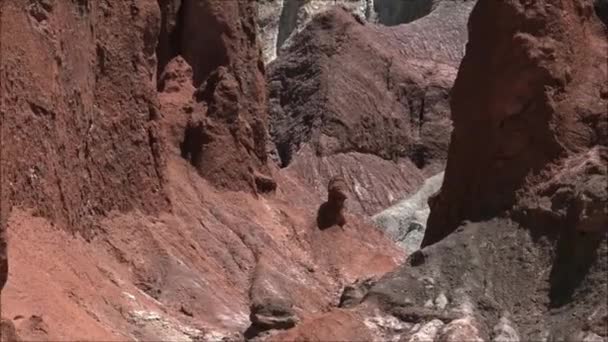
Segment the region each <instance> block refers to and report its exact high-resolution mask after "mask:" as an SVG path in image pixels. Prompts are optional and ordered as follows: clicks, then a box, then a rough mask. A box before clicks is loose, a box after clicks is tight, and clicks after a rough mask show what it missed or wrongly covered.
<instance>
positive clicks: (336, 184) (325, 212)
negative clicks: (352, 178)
mask: <svg viewBox="0 0 608 342" xmlns="http://www.w3.org/2000/svg"><path fill="white" fill-rule="evenodd" d="M347 193H348V187H347V185H346V182H345V180H344V178H343V177H341V176H334V177H333V178H332V179H331V180H330V181H329V184H328V185H327V201H326V202H325V203H323V204H321V206H320V207H319V210H318V212H317V226H318V227H319V229H327V228H329V227H331V226H334V225H338V226H340V227H343V226H344V225H345V224H346V218H345V217H344V202H346V199H347Z"/></svg>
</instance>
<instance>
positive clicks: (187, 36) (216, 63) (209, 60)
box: [180, 0, 233, 88]
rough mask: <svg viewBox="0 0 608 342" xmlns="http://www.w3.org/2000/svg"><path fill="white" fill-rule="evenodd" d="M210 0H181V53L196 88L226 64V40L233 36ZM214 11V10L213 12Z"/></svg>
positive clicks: (227, 60) (227, 59)
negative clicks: (188, 66)
mask: <svg viewBox="0 0 608 342" xmlns="http://www.w3.org/2000/svg"><path fill="white" fill-rule="evenodd" d="M214 6H215V4H214V3H213V2H211V1H197V0H184V2H183V5H182V9H181V11H180V12H181V13H182V17H181V19H182V25H181V26H182V30H181V31H180V45H181V50H180V54H181V55H182V57H184V59H185V60H186V61H187V62H188V64H190V66H192V72H193V75H194V76H193V78H194V79H193V83H194V86H195V87H197V88H198V87H199V86H200V85H201V84H202V83H203V82H205V81H206V80H207V78H208V77H209V75H210V74H211V73H212V72H213V71H215V70H216V69H217V68H219V67H220V66H227V65H228V64H229V58H228V50H227V46H226V42H225V41H224V40H225V39H229V38H230V36H231V35H232V34H233V32H232V30H231V28H230V27H228V24H227V22H226V20H225V19H224V18H223V16H222V15H218V13H215V11H216V10H217V9H216V8H215V7H214ZM214 9H215V10H214Z"/></svg>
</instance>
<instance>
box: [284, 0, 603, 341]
mask: <svg viewBox="0 0 608 342" xmlns="http://www.w3.org/2000/svg"><path fill="white" fill-rule="evenodd" d="M469 24H470V42H469V44H468V46H467V51H466V55H465V57H464V59H463V62H462V65H461V68H460V70H459V74H458V77H457V79H456V82H455V85H454V90H453V95H452V99H451V108H452V118H453V120H454V132H453V134H452V141H451V143H450V151H449V154H448V165H447V169H446V171H445V180H444V183H443V186H442V188H441V192H440V194H439V195H438V197H437V198H435V199H434V200H431V214H430V215H431V218H430V219H429V222H428V224H429V225H428V228H427V233H426V234H425V241H424V243H423V245H424V244H425V245H426V246H425V247H424V248H422V249H421V250H419V251H416V252H414V253H413V254H411V255H410V256H409V258H408V261H407V262H406V263H405V264H403V265H402V266H400V267H399V269H397V270H396V271H394V272H391V273H390V274H387V275H386V276H384V277H382V278H381V279H379V280H377V281H375V285H373V286H371V288H370V286H369V284H367V285H366V288H368V290H366V291H365V295H364V296H363V297H362V298H361V299H360V300H359V302H360V304H359V305H358V306H356V307H355V308H353V309H349V310H347V309H334V310H332V311H331V312H329V313H324V314H323V315H319V316H316V317H312V318H310V319H309V320H306V321H303V322H301V324H300V325H298V326H297V327H295V328H294V329H292V330H290V331H288V332H285V333H283V334H281V335H278V336H276V340H277V341H280V340H297V339H317V340H327V339H338V340H358V339H360V337H361V336H363V338H362V339H365V340H378V341H384V340H398V341H408V342H409V341H411V342H413V341H421V340H425V341H605V340H606V339H607V338H608V304H607V303H606V301H605V298H607V296H608V280H607V279H606V274H608V234H607V231H606V227H608V222H607V219H608V207H607V206H608V193H607V191H606V184H607V182H608V171H607V170H606V165H607V163H606V162H607V160H606V158H607V151H606V149H607V147H606V145H607V144H606V142H607V141H606V132H607V131H606V122H607V119H608V114H607V112H606V108H607V103H606V101H607V97H606V84H608V83H607V82H606V81H607V80H608V70H607V66H606V63H605V61H606V56H608V42H607V41H606V39H605V38H606V27H603V26H602V25H601V24H600V21H599V20H598V17H597V16H596V14H595V13H594V9H593V2H592V1H584V0H579V1H567V2H561V3H555V2H552V1H545V0H536V1H529V2H526V3H525V4H523V3H521V2H520V1H515V0H514V1H500V2H497V1H483V0H482V1H479V2H478V3H477V5H476V7H475V9H474V10H473V12H472V14H471V18H470V22H469ZM472 151H475V153H472ZM350 305H351V306H352V302H351V303H350ZM336 326H338V327H347V328H346V329H337V330H334V329H332V327H336ZM312 327H315V328H314V329H312Z"/></svg>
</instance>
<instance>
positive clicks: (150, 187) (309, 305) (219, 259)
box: [0, 0, 402, 341]
mask: <svg viewBox="0 0 608 342" xmlns="http://www.w3.org/2000/svg"><path fill="white" fill-rule="evenodd" d="M0 6H1V7H0V9H1V27H0V29H1V30H0V31H1V35H0V37H1V40H0V42H1V50H0V57H1V59H0V62H1V63H0V64H1V65H0V74H1V77H0V82H1V83H0V87H1V112H0V114H1V121H0V125H1V126H0V128H1V133H2V134H1V141H0V143H1V145H0V148H1V155H0V159H1V160H0V166H1V170H0V171H1V183H0V187H1V188H0V190H1V196H2V197H1V210H2V211H1V218H2V233H1V235H0V281H2V283H4V282H5V281H6V279H7V278H8V281H7V282H6V285H5V286H4V287H3V289H2V293H1V296H2V298H1V300H2V306H1V314H2V317H3V318H7V319H8V321H10V324H8V323H7V324H5V321H3V322H2V326H1V328H2V332H3V334H4V332H5V331H8V330H10V331H12V330H11V327H12V325H13V324H14V325H15V327H16V331H17V333H18V334H19V335H20V337H21V338H23V339H25V340H77V339H91V340H120V341H124V340H210V339H211V340H218V339H222V338H227V339H235V338H236V339H238V338H241V339H242V338H243V336H244V333H245V332H246V331H248V334H249V333H251V334H253V335H254V336H255V335H257V334H261V333H263V332H264V331H265V330H267V329H271V330H273V329H275V328H281V327H282V325H281V324H282V323H281V322H278V323H276V324H274V323H273V324H270V325H268V324H264V323H263V322H266V323H267V322H268V321H273V320H277V319H279V318H277V317H274V316H272V315H273V312H274V311H273V310H274V308H276V307H277V306H278V307H279V309H280V310H279V311H280V313H281V314H280V315H283V314H285V315H286V316H287V318H286V320H287V321H291V320H293V321H297V320H298V317H304V316H307V315H310V314H313V313H315V312H319V311H322V310H326V309H327V308H328V307H331V306H333V305H335V304H334V302H335V301H337V300H338V298H337V297H338V296H339V291H340V289H341V288H342V287H343V286H344V284H346V283H351V282H354V281H355V280H356V279H358V278H365V277H368V276H373V275H379V274H382V273H384V272H387V271H389V270H390V269H392V268H393V267H395V266H396V264H397V263H398V262H399V261H400V259H401V258H402V253H401V252H400V251H399V250H398V249H397V248H395V247H394V246H393V245H392V243H391V242H390V240H388V239H386V238H385V237H384V236H383V235H382V234H381V233H380V232H378V231H377V230H376V229H375V228H374V227H373V225H372V224H371V222H369V221H367V220H366V219H365V217H363V216H360V215H357V213H356V212H346V213H345V214H344V216H345V217H346V219H345V221H346V223H345V224H344V225H343V227H342V228H341V227H339V226H336V227H328V228H327V229H325V230H319V229H318V227H317V224H316V221H317V220H316V219H317V209H318V208H319V206H320V205H321V204H322V203H323V202H324V201H325V198H326V197H325V196H321V195H319V194H318V193H317V192H314V191H310V190H309V189H308V188H307V185H306V184H305V183H303V182H302V181H301V180H300V179H297V178H294V177H291V176H289V175H285V174H282V173H281V172H279V171H278V168H277V167H276V166H275V165H274V164H273V163H269V162H268V158H267V151H266V148H267V145H268V142H267V138H268V118H267V109H266V89H265V81H264V72H265V67H264V64H263V62H262V55H261V53H260V48H259V45H258V33H257V31H256V28H255V25H256V22H255V8H254V3H253V2H251V1H245V0H243V1H222V0H218V1H213V0H184V1H179V0H175V1H168V0H167V1H159V2H156V1H144V0H140V1H130V2H126V1H118V2H117V1H103V0H102V1H87V0H82V1H81V0H79V1H49V0H35V1H13V0H10V1H2V2H1V3H0ZM324 186H325V187H327V184H324ZM349 196H350V195H349ZM6 241H8V245H6ZM7 246H8V247H7ZM378 246H381V247H378ZM5 249H6V251H5ZM5 254H7V255H8V260H9V261H10V263H9V266H10V267H8V268H7V266H6V265H7V264H6V258H4V256H5ZM369 265H374V266H373V267H372V268H373V269H374V270H373V271H372V272H371V273H369V271H370V269H371V268H368V267H367V266H369ZM364 266H365V267H364ZM269 313H270V314H269ZM277 315H278V316H280V315H279V314H277ZM5 327H8V328H7V329H8V330H5ZM249 328H251V329H249Z"/></svg>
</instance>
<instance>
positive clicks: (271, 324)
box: [245, 298, 299, 337]
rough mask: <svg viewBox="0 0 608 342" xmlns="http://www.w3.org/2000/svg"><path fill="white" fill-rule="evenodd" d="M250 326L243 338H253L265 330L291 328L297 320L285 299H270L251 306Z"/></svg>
mask: <svg viewBox="0 0 608 342" xmlns="http://www.w3.org/2000/svg"><path fill="white" fill-rule="evenodd" d="M249 317H250V320H251V326H250V327H249V329H248V330H247V332H246V333H245V337H253V336H256V335H258V334H260V333H261V332H264V331H267V330H273V329H274V330H285V329H290V328H293V327H294V326H295V325H296V324H297V323H298V322H299V319H298V317H297V316H296V314H295V313H294V311H293V304H292V303H290V302H289V301H287V300H285V299H280V298H271V299H266V300H264V301H263V302H254V303H253V304H252V305H251V314H250V316H249Z"/></svg>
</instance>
